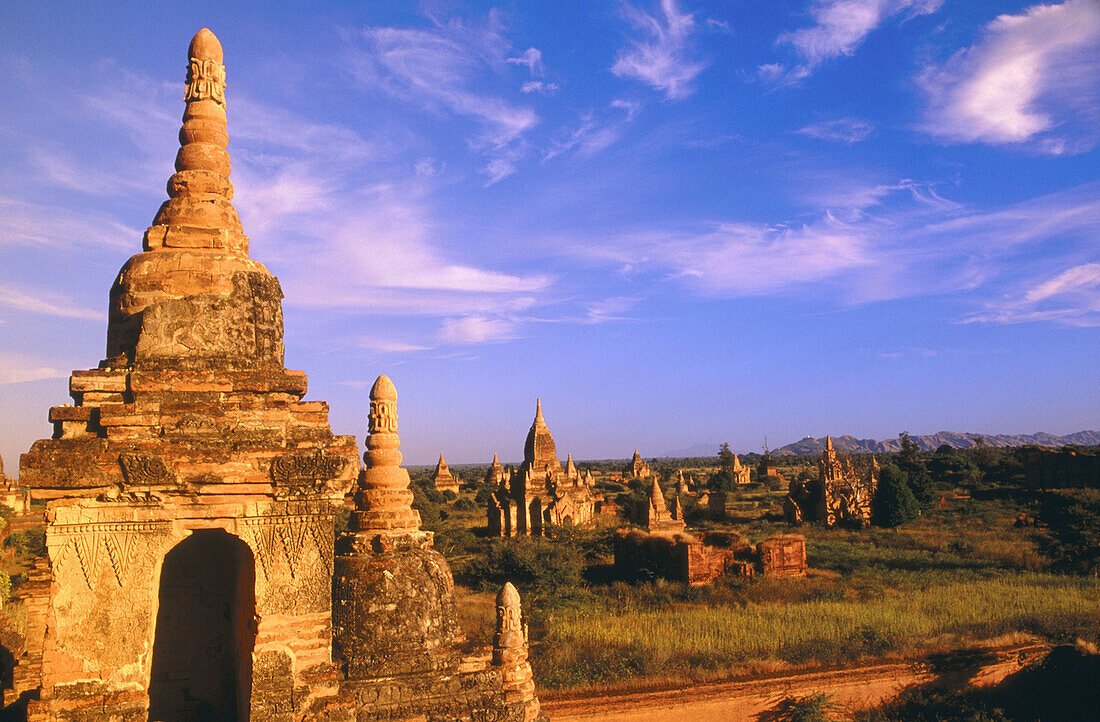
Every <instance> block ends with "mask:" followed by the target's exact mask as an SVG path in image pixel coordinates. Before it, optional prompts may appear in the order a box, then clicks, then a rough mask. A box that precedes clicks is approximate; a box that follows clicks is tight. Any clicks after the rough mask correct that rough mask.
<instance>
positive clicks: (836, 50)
mask: <svg viewBox="0 0 1100 722" xmlns="http://www.w3.org/2000/svg"><path fill="white" fill-rule="evenodd" d="M942 5H943V0H813V2H811V4H810V7H809V10H808V13H809V16H810V17H811V18H812V19H813V21H814V25H812V26H810V27H807V28H800V29H798V30H793V31H791V32H787V33H783V34H781V35H780V36H779V37H778V38H777V39H776V44H778V45H789V46H791V47H792V48H793V49H794V51H795V53H796V55H798V57H799V59H800V60H801V62H799V63H796V64H794V65H790V66H788V65H784V64H782V63H766V64H764V65H761V66H759V67H758V68H757V70H756V73H755V79H757V80H759V81H761V82H763V83H766V84H769V85H797V84H798V83H799V82H801V81H802V80H805V79H806V78H807V77H809V76H810V75H811V74H812V73H813V71H814V69H815V68H817V66H819V65H821V64H822V63H824V62H825V61H827V60H831V59H833V58H837V57H840V56H842V55H853V54H854V53H855V52H856V49H857V48H859V46H860V45H861V44H862V43H863V41H864V39H865V38H866V37H867V36H868V35H870V34H871V33H872V32H874V31H875V30H876V29H877V28H878V27H879V26H881V25H882V24H883V23H884V22H886V21H887V20H889V19H890V18H893V17H897V16H901V17H902V18H903V19H908V18H911V17H914V16H917V15H929V14H931V13H934V12H936V11H937V10H939V9H940V7H941V6H942Z"/></svg>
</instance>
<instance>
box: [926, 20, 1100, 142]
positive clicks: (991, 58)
mask: <svg viewBox="0 0 1100 722" xmlns="http://www.w3.org/2000/svg"><path fill="white" fill-rule="evenodd" d="M1098 76H1100V3H1097V2H1095V0H1067V2H1064V3H1061V4H1058V5H1033V6H1031V7H1029V8H1026V9H1025V10H1024V11H1023V12H1022V13H1020V14H1019V15H1007V14H1006V15H1000V16H998V17H997V18H996V19H994V20H993V21H991V22H990V23H989V24H988V25H986V26H985V29H984V32H983V33H982V36H981V38H980V39H979V41H978V42H977V43H976V44H974V45H973V46H971V47H969V48H965V49H963V50H961V51H959V52H957V53H955V54H954V55H953V56H952V57H951V58H949V59H948V60H947V61H946V62H944V63H942V64H939V65H929V66H927V67H925V68H924V70H923V71H922V72H921V73H920V75H919V76H918V82H919V83H920V85H921V87H922V88H923V90H924V91H925V94H926V98H927V101H928V108H927V113H926V118H925V121H924V122H923V123H922V124H921V126H920V127H921V129H922V130H924V131H925V132H927V133H929V134H931V135H933V136H935V137H937V138H939V139H941V140H944V141H946V142H952V143H975V142H977V143H989V144H994V145H1012V144H1015V145H1022V146H1023V147H1026V148H1027V149H1031V150H1035V151H1038V152H1040V153H1046V154H1051V155H1062V154H1073V153H1081V152H1084V151H1087V150H1089V149H1091V148H1092V147H1094V146H1095V145H1096V142H1097V140H1098V139H1100V88H1098V85H1097V82H1096V78H1097V77H1098Z"/></svg>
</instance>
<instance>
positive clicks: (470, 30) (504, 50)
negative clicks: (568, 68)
mask: <svg viewBox="0 0 1100 722" xmlns="http://www.w3.org/2000/svg"><path fill="white" fill-rule="evenodd" d="M349 37H350V39H351V45H350V47H349V49H348V64H347V67H348V69H349V70H350V72H351V73H352V75H353V76H354V77H355V78H356V79H358V80H359V81H360V83H362V84H363V85H364V86H365V87H368V88H372V89H377V90H381V91H383V92H385V93H387V94H389V95H390V96H392V97H396V98H399V99H401V100H403V101H406V102H408V103H411V104H413V105H416V106H418V107H420V108H422V109H424V110H427V111H430V112H436V113H445V114H450V115H455V116H459V117H463V118H467V119H469V120H471V121H473V122H474V123H475V124H476V126H477V127H478V131H477V133H475V134H474V136H473V137H472V138H471V143H472V145H473V146H474V147H475V148H477V149H478V150H480V151H482V152H484V153H485V154H486V156H487V157H488V162H487V165H486V167H485V172H486V173H487V174H488V175H489V182H490V183H495V182H497V181H499V180H501V179H502V178H505V177H507V176H508V175H511V174H512V173H514V172H515V170H516V162H517V160H518V158H519V156H520V155H521V154H522V153H521V152H522V148H521V147H520V146H521V141H522V139H523V136H524V134H525V133H526V132H527V131H529V130H530V129H531V128H533V127H534V126H535V125H536V124H537V123H538V120H539V119H538V115H537V114H536V113H535V111H534V110H533V109H531V108H528V107H524V106H521V105H517V104H515V103H512V102H511V101H509V100H507V99H505V98H504V97H502V94H500V93H499V92H492V91H490V90H486V89H485V79H486V78H487V77H492V76H493V75H494V74H498V73H500V72H501V71H502V68H506V67H507V66H508V65H509V64H518V65H523V66H526V67H528V69H529V70H530V71H531V72H532V73H534V72H535V71H536V70H538V71H540V72H541V68H542V59H541V58H542V56H541V53H540V52H539V51H538V50H537V49H536V48H529V49H528V50H527V51H525V52H524V53H523V54H522V55H519V56H512V55H511V53H512V48H511V44H510V43H509V42H508V41H507V39H505V37H504V35H503V26H502V23H501V21H500V18H499V15H498V14H497V13H496V12H495V11H494V12H490V13H489V15H488V17H487V18H486V19H485V20H484V21H483V22H480V23H476V22H467V21H464V20H461V19H458V18H455V19H452V20H450V21H448V22H446V23H441V22H435V23H434V25H433V26H432V27H428V28H409V27H368V28H363V29H361V30H359V31H357V32H355V33H352V34H350V36H349Z"/></svg>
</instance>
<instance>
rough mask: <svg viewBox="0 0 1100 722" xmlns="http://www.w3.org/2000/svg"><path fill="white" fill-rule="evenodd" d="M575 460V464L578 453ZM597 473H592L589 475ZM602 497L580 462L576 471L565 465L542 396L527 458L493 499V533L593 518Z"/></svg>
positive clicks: (536, 530)
mask: <svg viewBox="0 0 1100 722" xmlns="http://www.w3.org/2000/svg"><path fill="white" fill-rule="evenodd" d="M495 459H496V457H495V456H494V460H495ZM569 460H570V466H572V463H571V462H572V457H570V459H569ZM591 478H592V477H591V475H588V477H587V479H589V480H591ZM602 500H603V497H602V496H601V495H600V494H599V493H598V492H597V491H595V489H594V488H593V486H592V485H591V484H589V483H582V480H581V476H580V474H579V473H577V470H576V467H573V468H572V473H570V472H568V471H566V470H563V469H562V466H561V462H560V461H558V455H557V448H556V446H555V445H554V437H553V435H551V433H550V429H549V427H547V425H546V420H545V419H543V417H542V400H541V399H538V400H537V401H536V402H535V420H534V422H532V424H531V430H530V431H529V432H527V440H526V442H525V443H524V445H523V463H522V464H521V465H520V467H519V469H517V470H516V471H515V472H514V473H513V474H511V476H507V475H504V476H503V477H502V479H501V481H500V484H499V486H498V487H497V490H496V491H495V492H494V493H493V494H492V495H491V496H490V498H489V501H488V503H487V509H486V512H487V514H488V524H489V534H490V535H492V536H516V535H521V536H522V535H534V536H538V535H541V534H542V533H543V529H544V525H546V524H555V525H558V526H574V525H581V524H588V523H590V522H591V521H592V520H593V517H594V516H595V515H596V511H597V505H598V504H599V503H600V502H601V501H602Z"/></svg>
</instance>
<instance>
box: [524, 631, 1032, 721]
mask: <svg viewBox="0 0 1100 722" xmlns="http://www.w3.org/2000/svg"><path fill="white" fill-rule="evenodd" d="M1048 651H1049V647H1046V646H1043V645H1028V646H1024V647H1013V648H1010V649H1000V650H990V652H991V654H992V655H993V656H994V658H993V659H991V660H989V661H987V662H985V663H983V664H980V665H979V666H976V667H970V668H964V669H956V670H954V671H953V672H952V673H950V674H947V675H944V674H940V675H937V674H934V673H932V671H930V669H929V668H928V665H923V664H920V663H897V664H881V665H873V666H868V667H856V668H853V669H842V670H832V671H827V672H812V673H804V674H793V675H786V676H772V677H768V678H766V679H754V680H747V681H744V680H743V681H736V682H715V683H707V684H697V685H693V686H691V687H686V688H681V689H670V690H659V691H646V692H626V693H620V694H607V695H601V696H594V695H577V696H561V697H558V696H553V697H549V698H547V699H545V700H544V701H543V703H542V709H543V710H544V711H545V712H546V713H547V714H549V715H550V718H551V720H553V722H592V721H593V720H597V719H599V720H601V721H602V722H679V721H681V720H689V721H690V722H741V721H744V722H750V721H751V720H755V719H756V717H757V715H759V714H760V713H761V712H763V711H765V710H768V709H771V708H773V707H774V706H775V705H776V704H778V703H779V702H780V701H781V700H783V699H784V698H785V697H804V696H807V695H811V694H815V693H817V692H826V693H828V694H830V695H831V696H832V698H833V701H834V702H838V703H840V704H844V705H847V706H849V707H851V708H854V709H858V708H863V707H869V706H872V705H875V704H879V703H881V702H883V701H885V700H888V699H891V698H893V697H895V696H897V695H898V693H900V692H901V691H902V690H904V689H906V688H908V687H912V686H915V685H922V684H930V683H937V684H943V685H944V686H949V687H958V686H977V687H981V686H985V685H989V684H995V683H997V682H999V681H1001V680H1002V679H1004V678H1005V677H1007V676H1008V675H1009V674H1012V673H1013V672H1016V671H1018V670H1019V669H1021V668H1022V667H1024V666H1026V665H1028V664H1031V663H1032V662H1035V661H1037V660H1039V659H1041V658H1042V657H1043V655H1045V654H1046V653H1047V652H1048Z"/></svg>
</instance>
